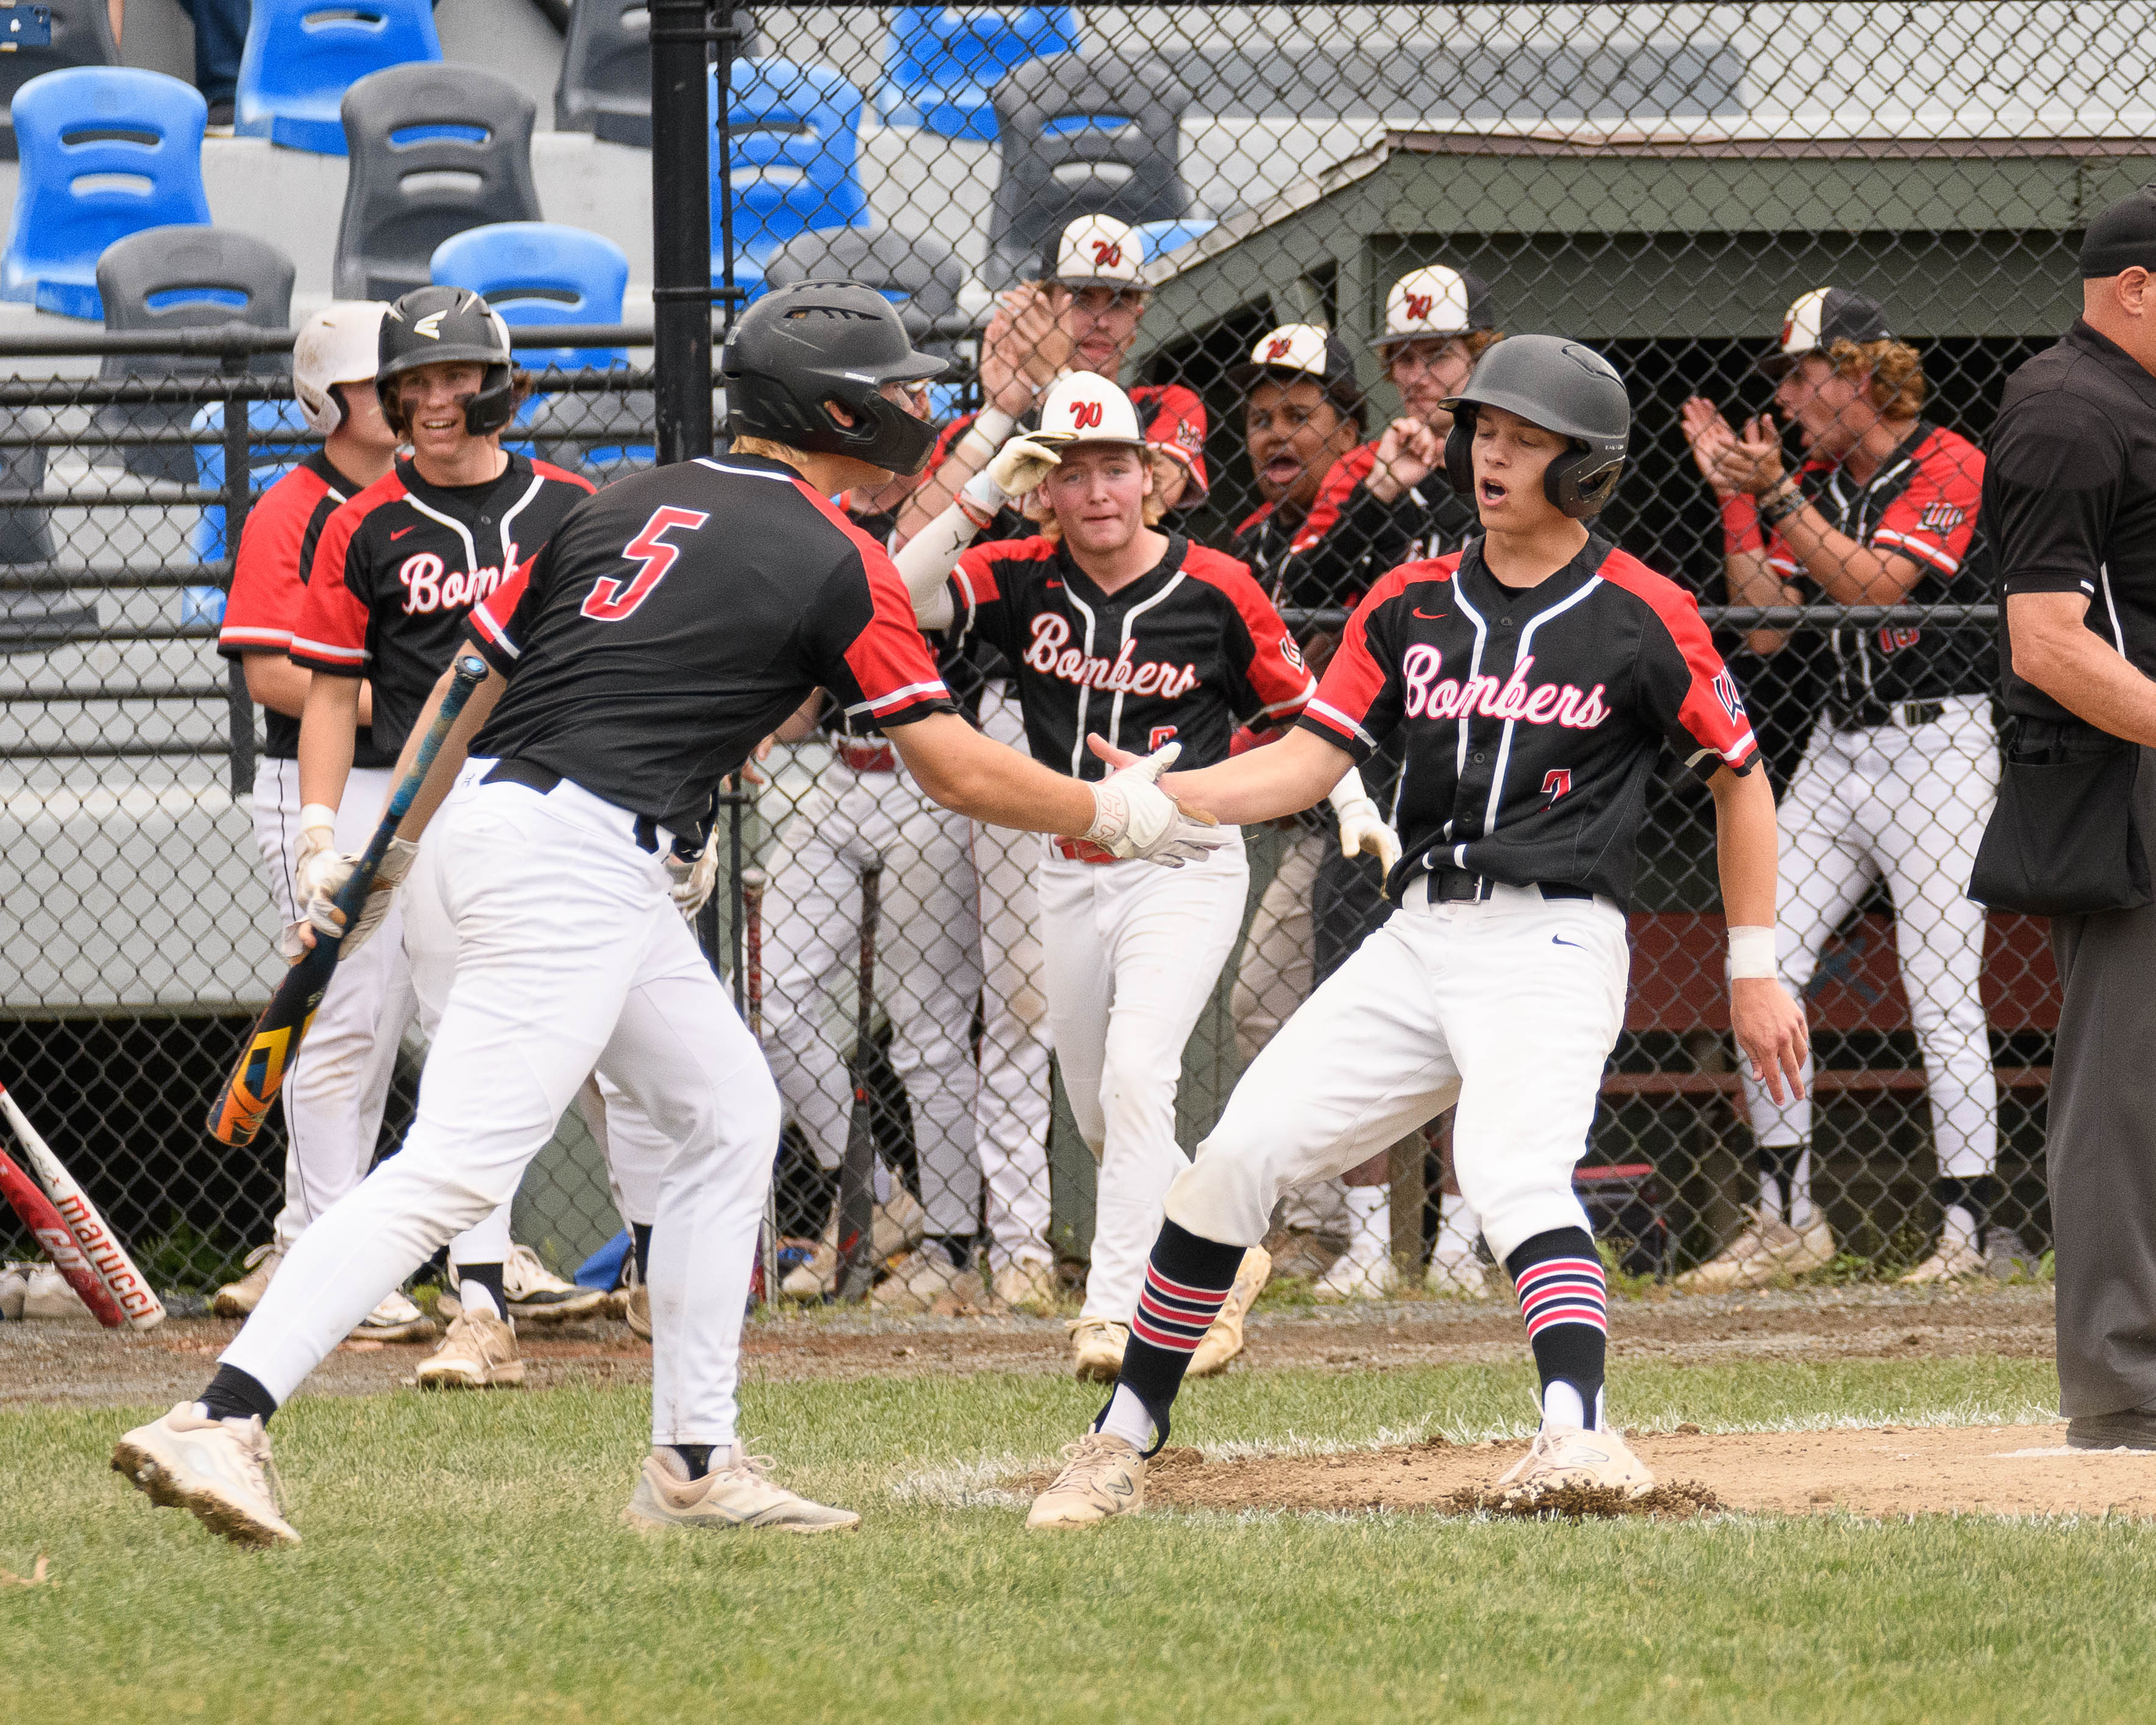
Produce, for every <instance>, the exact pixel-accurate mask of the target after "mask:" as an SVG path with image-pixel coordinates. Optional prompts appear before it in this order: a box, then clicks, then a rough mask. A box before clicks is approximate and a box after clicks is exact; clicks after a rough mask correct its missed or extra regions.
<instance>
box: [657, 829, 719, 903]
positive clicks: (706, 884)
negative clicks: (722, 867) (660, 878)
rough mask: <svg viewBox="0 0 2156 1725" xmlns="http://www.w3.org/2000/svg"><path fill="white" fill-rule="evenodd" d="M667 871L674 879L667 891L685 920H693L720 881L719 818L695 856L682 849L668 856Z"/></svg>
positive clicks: (709, 900) (709, 899)
mask: <svg viewBox="0 0 2156 1725" xmlns="http://www.w3.org/2000/svg"><path fill="white" fill-rule="evenodd" d="M666 875H667V878H668V880H670V882H671V883H672V884H671V885H670V886H668V887H667V889H666V895H667V896H668V897H670V898H671V899H672V900H673V901H674V907H675V909H676V910H677V911H680V913H681V915H682V917H683V919H684V920H685V921H687V922H695V921H696V912H697V911H701V910H702V909H703V908H704V906H706V905H707V904H709V903H710V902H711V889H712V888H713V887H714V886H717V885H718V881H719V829H718V825H717V824H716V822H714V823H713V824H712V826H711V837H710V838H708V839H705V840H704V848H703V849H702V850H700V851H698V852H697V853H696V857H695V859H694V860H690V859H688V858H685V857H683V856H681V855H680V854H679V853H670V854H669V855H668V856H667V858H666Z"/></svg>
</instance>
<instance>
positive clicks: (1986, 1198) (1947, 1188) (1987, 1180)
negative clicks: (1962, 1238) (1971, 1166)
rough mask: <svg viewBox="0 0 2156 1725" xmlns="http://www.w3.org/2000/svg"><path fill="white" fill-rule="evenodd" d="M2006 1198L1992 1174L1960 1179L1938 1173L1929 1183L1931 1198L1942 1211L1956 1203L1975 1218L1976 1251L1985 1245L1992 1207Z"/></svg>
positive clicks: (1952, 1175) (2001, 1184)
mask: <svg viewBox="0 0 2156 1725" xmlns="http://www.w3.org/2000/svg"><path fill="white" fill-rule="evenodd" d="M2005 1195H2006V1188H2005V1185H2004V1184H2003V1183H2001V1182H2000V1181H1999V1178H1998V1176H1996V1175H1995V1174H1971V1175H1969V1176H1968V1177H1967V1178H1963V1177H1961V1176H1958V1175H1955V1174H1941V1175H1940V1176H1939V1177H1938V1178H1937V1179H1936V1180H1934V1181H1933V1182H1932V1196H1933V1199H1935V1200H1936V1201H1937V1202H1938V1207H1939V1208H1940V1209H1943V1210H1950V1209H1953V1207H1954V1206H1955V1205H1956V1204H1959V1205H1960V1206H1961V1207H1962V1208H1963V1209H1965V1210H1967V1211H1968V1212H1969V1214H1970V1215H1972V1216H1974V1218H1975V1219H1976V1249H1977V1250H1979V1251H1982V1250H1984V1246H1985V1245H1986V1243H1987V1242H1986V1241H1985V1240H1984V1236H1985V1235H1987V1234H1989V1232H1990V1231H1991V1209H1992V1206H1993V1205H1994V1204H1997V1203H1998V1202H1999V1199H2002V1198H2004V1197H2005Z"/></svg>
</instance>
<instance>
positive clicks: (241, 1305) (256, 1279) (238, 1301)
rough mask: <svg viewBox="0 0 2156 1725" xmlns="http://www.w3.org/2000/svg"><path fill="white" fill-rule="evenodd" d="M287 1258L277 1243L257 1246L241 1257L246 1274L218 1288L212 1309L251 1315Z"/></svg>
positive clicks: (230, 1314)
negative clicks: (278, 1268) (271, 1279)
mask: <svg viewBox="0 0 2156 1725" xmlns="http://www.w3.org/2000/svg"><path fill="white" fill-rule="evenodd" d="M284 1261H285V1249H284V1247H282V1246H280V1245H276V1244H275V1243H274V1242H273V1243H272V1244H270V1245H259V1246H257V1247H255V1249H254V1250H253V1251H251V1252H249V1254H248V1255H247V1256H246V1257H245V1258H244V1260H242V1262H243V1264H244V1266H245V1268H246V1271H247V1274H246V1275H244V1276H241V1277H240V1278H239V1281H228V1282H227V1283H226V1284H225V1285H224V1286H223V1287H221V1288H219V1289H218V1291H217V1292H216V1293H215V1295H213V1296H212V1297H211V1300H210V1302H209V1309H210V1310H211V1311H212V1312H215V1313H216V1314H217V1316H218V1317H247V1316H249V1314H250V1313H252V1312H254V1308H255V1307H258V1306H259V1305H260V1304H261V1303H262V1296H263V1295H264V1294H266V1293H267V1292H269V1281H270V1278H271V1277H273V1276H275V1275H276V1273H277V1266H279V1265H280V1264H282V1263H283V1262H284Z"/></svg>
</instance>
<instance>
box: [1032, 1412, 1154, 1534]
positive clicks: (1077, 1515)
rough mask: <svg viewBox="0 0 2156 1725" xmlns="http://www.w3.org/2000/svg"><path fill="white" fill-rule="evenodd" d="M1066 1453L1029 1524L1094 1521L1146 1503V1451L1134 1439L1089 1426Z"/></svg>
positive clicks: (1079, 1524)
mask: <svg viewBox="0 0 2156 1725" xmlns="http://www.w3.org/2000/svg"><path fill="white" fill-rule="evenodd" d="M1063 1456H1064V1461H1063V1471H1062V1472H1060V1473H1059V1474H1058V1475H1056V1476H1055V1482H1054V1483H1053V1484H1051V1485H1050V1486H1049V1488H1048V1489H1047V1490H1046V1491H1043V1492H1042V1493H1041V1494H1040V1496H1039V1497H1036V1498H1034V1500H1033V1507H1032V1508H1031V1509H1030V1510H1029V1511H1027V1512H1026V1517H1025V1524H1026V1526H1027V1527H1034V1528H1040V1527H1092V1526H1094V1525H1095V1524H1096V1523H1097V1522H1105V1521H1106V1520H1108V1519H1109V1518H1110V1517H1112V1516H1122V1515H1129V1514H1131V1513H1132V1512H1134V1511H1137V1510H1141V1509H1143V1508H1144V1507H1145V1476H1146V1465H1145V1457H1144V1456H1143V1455H1140V1454H1139V1453H1138V1450H1137V1445H1134V1444H1132V1442H1131V1441H1130V1440H1129V1439H1127V1438H1119V1437H1115V1436H1112V1435H1110V1434H1109V1433H1107V1432H1105V1431H1089V1432H1087V1433H1086V1435H1085V1436H1083V1437H1082V1438H1081V1439H1079V1440H1078V1441H1077V1442H1076V1443H1075V1444H1069V1445H1065V1446H1064V1450H1063Z"/></svg>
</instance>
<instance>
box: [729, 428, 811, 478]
mask: <svg viewBox="0 0 2156 1725" xmlns="http://www.w3.org/2000/svg"><path fill="white" fill-rule="evenodd" d="M727 447H729V448H730V449H731V450H732V451H733V453H734V454H737V455H761V456H762V457H763V458H764V459H766V460H769V461H783V462H784V463H785V464H786V465H788V467H792V468H797V469H798V470H800V471H802V472H803V473H806V472H807V471H808V464H809V463H810V462H812V461H814V459H816V458H815V457H814V455H811V454H809V453H808V451H807V450H806V449H795V448H794V447H793V444H783V443H780V442H779V441H778V439H776V438H769V437H737V438H736V439H734V440H733V442H732V443H731V444H729V445H728V446H727Z"/></svg>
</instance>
